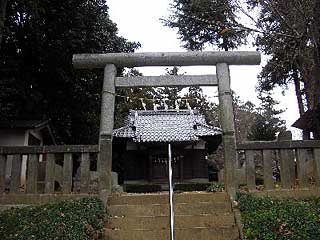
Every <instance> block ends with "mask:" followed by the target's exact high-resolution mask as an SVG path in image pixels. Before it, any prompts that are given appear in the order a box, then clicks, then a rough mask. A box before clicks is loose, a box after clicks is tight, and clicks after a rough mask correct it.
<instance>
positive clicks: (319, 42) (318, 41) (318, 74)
mask: <svg viewBox="0 0 320 240" xmlns="http://www.w3.org/2000/svg"><path fill="white" fill-rule="evenodd" d="M319 9H320V0H316V2H315V7H314V16H313V17H314V22H313V26H314V28H313V32H314V35H313V41H314V45H315V48H314V63H315V67H314V73H313V76H314V78H313V80H314V82H313V103H312V109H317V110H319V111H320V15H319ZM315 120H316V121H315V125H316V126H315V129H314V130H315V131H314V133H313V135H314V138H315V139H320V119H319V116H318V117H316V119H315Z"/></svg>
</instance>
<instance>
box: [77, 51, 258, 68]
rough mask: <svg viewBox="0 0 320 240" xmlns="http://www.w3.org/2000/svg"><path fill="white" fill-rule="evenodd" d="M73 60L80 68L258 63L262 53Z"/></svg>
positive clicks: (163, 54) (115, 55)
mask: <svg viewBox="0 0 320 240" xmlns="http://www.w3.org/2000/svg"><path fill="white" fill-rule="evenodd" d="M72 61H73V66H74V67H75V68H78V69H94V68H104V67H105V66H106V65H107V64H114V65H116V66H117V67H143V66H201V65H206V66H208V65H210V66H212V65H216V64H217V63H221V62H223V63H227V64H229V65H259V64H260V61H261V54H260V53H258V52H254V51H232V52H231V51H230V52H224V51H208V52H198V51H190V52H145V53H107V54H74V55H73V60H72Z"/></svg>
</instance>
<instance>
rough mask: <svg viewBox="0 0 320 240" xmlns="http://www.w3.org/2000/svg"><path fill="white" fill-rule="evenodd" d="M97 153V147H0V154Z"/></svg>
mask: <svg viewBox="0 0 320 240" xmlns="http://www.w3.org/2000/svg"><path fill="white" fill-rule="evenodd" d="M91 152H92V153H97V152H99V148H98V145H60V146H17V147H0V155H1V154H10V155H11V154H43V153H91Z"/></svg>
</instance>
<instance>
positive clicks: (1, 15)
mask: <svg viewBox="0 0 320 240" xmlns="http://www.w3.org/2000/svg"><path fill="white" fill-rule="evenodd" d="M6 9H7V0H0V49H1V42H2V32H3V27H4V20H5V18H6Z"/></svg>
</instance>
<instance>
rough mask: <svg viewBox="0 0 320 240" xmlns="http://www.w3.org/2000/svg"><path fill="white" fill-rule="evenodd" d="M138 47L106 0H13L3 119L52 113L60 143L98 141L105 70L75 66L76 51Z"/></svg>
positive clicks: (2, 69)
mask: <svg viewBox="0 0 320 240" xmlns="http://www.w3.org/2000/svg"><path fill="white" fill-rule="evenodd" d="M137 47H139V44H138V43H134V42H129V41H127V40H126V39H124V38H122V37H119V36H118V35H117V27H116V25H115V24H114V23H113V22H112V21H111V20H110V19H109V16H108V7H107V5H106V1H105V0H69V1H59V0H50V1H47V0H44V1H19V0H16V1H9V2H8V6H7V13H6V21H5V31H4V35H3V39H2V48H1V54H0V64H1V65H0V88H1V92H0V103H1V119H9V118H11V119H12V118H14V119H42V118H50V119H51V121H52V125H53V128H54V133H55V136H56V138H57V141H58V142H59V143H68V144H71V143H72V144H80V143H81V144H89V143H96V142H97V139H98V128H99V113H100V97H101V86H102V79H103V72H102V71H93V72H89V71H75V70H74V69H73V66H72V55H73V54H75V53H83V52H87V53H106V52H132V51H134V50H135V49H136V48H137ZM121 71H122V69H119V72H121ZM8 96H9V97H8ZM3 109H4V110H5V111H2V110H3Z"/></svg>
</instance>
